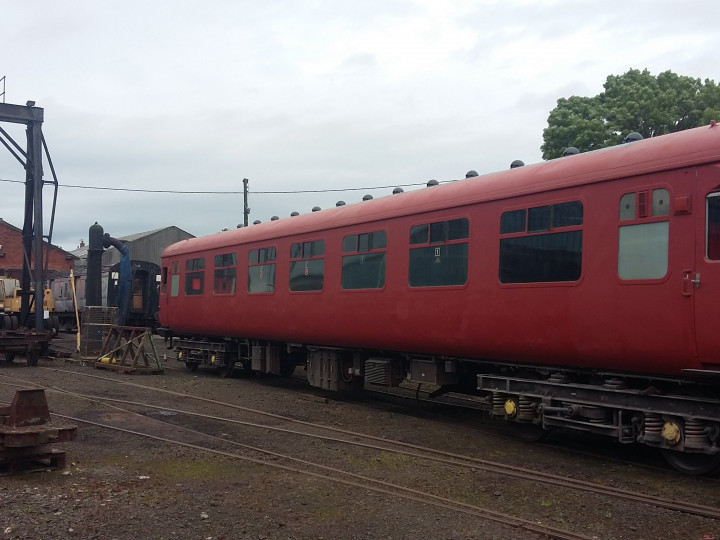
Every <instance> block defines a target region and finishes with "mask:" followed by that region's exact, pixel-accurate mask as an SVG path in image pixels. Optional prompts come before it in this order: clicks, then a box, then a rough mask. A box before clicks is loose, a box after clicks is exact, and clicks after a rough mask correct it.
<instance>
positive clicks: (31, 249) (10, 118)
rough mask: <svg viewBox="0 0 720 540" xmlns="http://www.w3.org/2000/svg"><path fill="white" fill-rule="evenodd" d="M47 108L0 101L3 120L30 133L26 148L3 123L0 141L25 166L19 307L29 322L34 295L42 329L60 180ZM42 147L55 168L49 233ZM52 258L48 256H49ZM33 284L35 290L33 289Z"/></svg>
mask: <svg viewBox="0 0 720 540" xmlns="http://www.w3.org/2000/svg"><path fill="white" fill-rule="evenodd" d="M43 118H44V111H43V109H42V108H40V107H35V102H34V101H28V102H27V103H26V104H25V105H13V104H9V103H0V123H4V122H10V123H13V124H25V126H26V134H27V150H23V149H22V148H21V147H20V145H19V144H18V143H17V142H15V140H13V138H12V137H11V136H10V135H9V134H8V133H7V132H6V131H5V130H4V129H3V128H2V127H0V142H2V144H3V145H4V146H5V148H7V149H8V150H9V151H10V153H11V154H12V155H13V156H14V157H15V159H17V160H18V161H19V162H20V164H21V165H22V166H23V168H24V169H25V214H24V220H23V230H22V238H23V272H22V279H21V281H20V285H21V288H22V293H23V294H22V303H21V308H20V324H21V325H23V326H30V325H29V324H28V323H29V321H28V316H29V315H30V306H31V303H30V301H31V298H30V297H31V296H32V297H33V302H34V304H35V306H36V308H35V329H36V330H42V329H43V326H44V314H43V293H44V289H45V274H46V270H47V262H46V263H45V266H43V260H45V259H44V257H43V240H44V239H45V238H47V245H48V255H49V250H50V242H51V239H52V229H53V222H54V220H55V205H56V202H57V190H58V182H57V177H56V175H55V169H54V168H53V165H52V161H51V160H50V154H49V153H48V149H47V145H46V143H45V138H44V137H43V134H42V123H43ZM43 150H44V151H45V156H46V158H47V161H48V164H49V165H50V170H51V171H52V175H53V181H52V182H51V183H52V184H54V186H55V190H54V194H53V205H52V212H51V217H50V228H49V233H48V235H47V236H44V235H43V204H42V189H43V184H44V182H43V167H42V155H43ZM48 259H49V256H48ZM33 286H34V292H33V293H32V294H31V293H30V290H31V288H32V287H33Z"/></svg>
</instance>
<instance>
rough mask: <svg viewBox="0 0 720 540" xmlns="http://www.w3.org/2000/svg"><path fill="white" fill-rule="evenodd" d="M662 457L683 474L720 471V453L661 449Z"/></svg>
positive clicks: (703, 473)
mask: <svg viewBox="0 0 720 540" xmlns="http://www.w3.org/2000/svg"><path fill="white" fill-rule="evenodd" d="M662 453H663V457H664V458H665V461H667V462H668V463H669V464H670V466H671V467H673V468H674V469H675V470H677V471H680V472H681V473H683V474H689V475H693V476H701V475H705V474H712V473H714V472H718V471H720V454H715V455H710V454H688V453H686V452H677V451H675V450H663V451H662Z"/></svg>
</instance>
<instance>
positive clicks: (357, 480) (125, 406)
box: [2, 368, 720, 538]
mask: <svg viewBox="0 0 720 540" xmlns="http://www.w3.org/2000/svg"><path fill="white" fill-rule="evenodd" d="M41 369H42V368H41ZM46 369H47V368H46ZM53 371H57V372H63V370H58V369H54V368H53ZM66 373H72V374H73V375H78V374H79V375H82V376H84V377H93V378H97V379H105V380H108V381H112V382H113V384H117V383H120V384H123V385H129V386H131V387H135V388H138V389H144V390H151V391H153V392H160V393H162V394H165V395H170V396H174V397H182V398H184V399H191V400H195V401H199V402H204V403H206V404H210V405H212V406H218V407H223V408H230V409H235V410H239V411H243V412H246V413H250V414H253V415H260V416H264V417H266V418H268V419H271V420H273V421H282V422H287V423H292V424H295V425H297V426H298V428H297V429H288V428H282V427H277V426H274V425H270V424H268V423H261V422H250V421H245V420H237V419H233V418H227V417H224V416H218V415H216V414H204V413H198V412H196V411H192V410H187V409H181V408H169V407H167V406H165V405H158V404H155V403H147V402H141V401H133V400H127V399H117V398H109V397H105V396H94V395H86V394H81V393H78V392H72V391H68V390H66V389H63V388H59V387H56V386H46V387H45V388H46V389H47V390H49V391H55V392H60V393H63V394H66V395H69V396H72V397H75V398H77V399H84V400H89V401H91V402H94V403H103V404H105V405H107V406H109V407H111V408H112V409H114V410H115V411H118V412H121V413H122V414H126V415H133V416H136V417H137V416H139V417H142V418H144V419H147V418H148V416H147V415H142V414H139V413H138V412H136V411H134V410H133V408H142V409H145V410H147V409H151V410H158V411H164V413H165V414H172V415H174V417H175V419H176V420H178V421H179V423H180V426H178V422H177V421H176V422H169V421H168V420H167V416H165V417H164V418H155V417H154V415H153V418H154V420H155V421H157V422H160V423H162V424H165V425H168V426H171V427H172V429H173V430H175V431H174V432H173V436H168V437H164V436H158V435H157V428H148V429H147V430H137V429H128V428H124V427H122V425H118V422H117V421H116V422H115V423H113V422H97V421H93V420H88V419H87V418H78V417H71V416H65V418H68V419H71V420H73V421H76V422H83V423H87V424H91V425H96V426H99V427H103V428H107V429H113V430H116V431H121V432H125V433H129V434H134V435H138V436H143V437H148V438H151V439H156V440H159V441H163V442H166V443H172V444H177V445H180V446H187V447H191V448H195V449H199V450H203V451H206V452H212V453H217V454H220V455H224V456H226V457H229V458H233V459H241V460H245V461H251V462H253V463H261V464H263V465H266V466H271V467H277V468H281V469H284V470H288V471H292V472H296V473H301V474H308V475H310V476H315V477H318V478H324V479H327V480H331V481H335V482H337V481H341V482H342V483H345V484H348V485H351V486H355V487H361V488H364V489H368V490H373V491H378V492H380V493H385V494H392V495H395V496H398V497H403V498H407V499H410V500H414V501H418V502H424V503H427V504H434V505H435V506H439V507H441V508H446V509H453V510H457V511H458V512H463V513H465V514H470V515H474V516H477V517H481V518H484V519H490V520H493V521H496V522H499V523H505V524H508V525H512V526H514V527H520V528H522V529H523V530H527V531H528V532H529V531H532V532H535V533H538V534H541V535H546V536H549V537H551V538H586V537H585V536H582V535H577V534H576V533H572V532H568V531H562V530H559V529H553V528H551V527H547V526H544V525H543V526H539V525H537V524H536V523H534V522H532V521H529V520H523V519H521V518H517V517H514V516H509V515H505V514H502V513H498V512H495V511H492V510H488V509H486V508H481V507H478V506H474V505H469V504H466V503H463V502H460V501H456V500H452V499H449V498H445V497H439V496H437V495H434V494H431V493H426V492H422V491H418V490H415V489H412V488H407V487H404V486H400V485H397V484H392V483H388V482H383V481H379V480H376V479H373V478H369V477H366V476H362V475H357V474H354V473H352V472H349V471H346V470H341V469H337V468H333V467H328V466H325V465H323V464H320V463H313V462H310V461H307V460H302V459H299V458H296V457H294V456H290V455H287V454H283V453H280V452H274V451H270V450H267V449H264V448H259V447H256V446H252V445H246V444H241V443H237V442H234V441H231V440H228V439H227V438H223V437H217V436H215V435H213V434H211V433H208V432H206V431H198V430H193V429H189V428H187V427H185V426H183V425H182V423H183V418H193V417H194V418H197V419H202V420H203V421H204V422H207V421H210V422H218V423H224V424H228V425H236V426H242V427H244V428H251V429H261V430H265V431H272V432H275V433H279V434H282V435H284V436H291V437H292V436H300V437H310V438H314V439H317V440H321V441H323V442H325V443H333V444H341V445H350V446H353V447H355V448H362V449H364V450H368V451H380V452H389V453H394V454H398V455H402V456H409V457H412V458H417V459H423V460H429V461H433V462H435V463H439V464H442V465H445V466H448V467H453V468H458V467H465V468H472V469H474V470H481V471H483V472H486V473H490V474H496V475H500V476H503V477H508V478H514V479H520V480H523V481H528V482H534V483H541V484H544V485H551V486H555V487H559V488H562V489H570V490H575V491H577V492H578V494H579V495H580V494H594V495H598V496H603V497H610V498H616V499H622V500H626V501H632V502H634V503H639V504H645V505H651V506H653V507H658V508H664V509H667V510H671V511H673V512H682V513H684V514H690V515H697V516H702V517H705V518H711V519H714V520H720V509H717V508H714V507H710V506H704V505H698V504H694V503H689V502H683V501H677V500H672V499H667V498H663V497H657V496H652V495H648V494H644V493H638V492H634V491H630V490H626V489H621V488H616V487H612V486H603V485H598V484H594V483H591V482H587V481H582V480H578V479H573V478H568V477H564V476H560V475H554V474H550V473H545V472H542V471H537V470H532V469H524V468H518V467H516V466H509V465H506V464H503V463H500V462H496V461H491V460H485V459H479V458H475V457H469V456H463V455H459V454H454V453H450V452H445V451H441V450H437V449H433V448H428V447H424V446H420V445H415V444H410V443H405V442H401V441H391V440H387V439H384V438H381V437H376V436H372V435H368V434H366V433H360V432H356V431H350V430H345V429H340V428H336V427H332V426H326V425H320V424H316V423H312V422H306V421H302V420H297V419H294V418H290V417H288V416H284V415H278V414H275V413H269V412H267V411H262V410H258V409H254V408H248V407H244V406H241V405H237V404H233V403H227V402H223V401H219V400H214V399H209V398H206V397H202V396H195V395H191V394H187V393H180V392H174V391H171V390H167V389H159V388H157V387H154V386H148V385H143V384H138V383H135V382H130V381H118V380H117V379H115V378H110V377H104V376H99V375H94V374H83V373H77V372H66ZM2 377H3V378H5V379H8V378H10V379H15V380H16V381H17V383H16V384H17V386H22V385H31V386H37V385H36V384H35V383H33V382H31V381H26V380H23V379H20V378H17V377H10V376H2ZM115 420H117V417H115ZM120 424H122V422H120ZM178 427H179V428H180V429H181V430H182V432H183V434H184V436H185V437H184V440H183V438H181V437H178V436H177V429H178ZM318 430H319V431H320V433H317V431H318ZM150 431H154V432H155V434H153V433H150ZM312 431H316V432H315V433H313V432H312ZM187 436H192V437H196V442H188V440H187ZM209 440H212V441H214V443H217V444H218V445H220V446H221V448H218V447H217V446H215V447H210V446H208V445H207V441H209ZM197 441H202V444H200V443H198V442H197ZM228 446H230V447H231V448H232V450H228V449H227V447H228ZM223 447H224V448H223ZM238 449H242V451H243V453H242V454H240V453H238V451H237V450H238ZM248 453H250V454H252V453H255V455H257V456H258V457H250V456H248ZM268 456H269V457H271V458H272V459H273V460H276V461H270V462H268V460H267V458H268ZM280 461H285V462H288V463H290V465H284V464H281V463H279V462H280ZM318 471H319V472H318ZM340 478H342V479H343V480H339V479H340Z"/></svg>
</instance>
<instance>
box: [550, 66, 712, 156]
mask: <svg viewBox="0 0 720 540" xmlns="http://www.w3.org/2000/svg"><path fill="white" fill-rule="evenodd" d="M604 88H605V90H604V91H603V92H601V93H600V94H598V95H597V96H595V97H579V96H571V97H569V98H560V99H558V102H557V107H555V108H554V109H553V110H552V111H550V115H549V116H548V127H547V128H545V130H543V145H542V146H541V147H540V149H541V150H542V153H543V159H553V158H556V157H559V156H561V155H562V153H563V151H564V150H565V149H566V148H567V147H568V146H574V147H576V148H577V149H578V150H580V151H581V152H587V151H589V150H597V149H598V148H605V147H606V146H613V145H616V144H619V143H621V142H622V140H623V138H624V137H625V136H626V135H627V134H628V133H630V132H632V131H636V132H638V133H640V134H641V135H642V136H643V137H645V138H647V137H653V136H655V135H664V134H666V133H673V132H675V131H682V130H683V129H688V128H692V127H697V126H700V125H704V124H708V123H710V120H712V119H715V120H720V86H718V85H716V84H715V82H714V81H712V80H710V79H705V82H704V83H702V82H701V81H700V79H693V78H692V77H686V76H680V75H676V74H675V73H673V72H672V71H665V72H663V73H660V74H659V75H658V76H657V77H655V76H653V75H652V74H651V73H650V72H649V71H648V70H646V69H645V70H643V71H640V70H637V69H631V70H630V71H628V72H627V73H625V74H623V75H610V76H608V78H607V80H606V81H605V84H604Z"/></svg>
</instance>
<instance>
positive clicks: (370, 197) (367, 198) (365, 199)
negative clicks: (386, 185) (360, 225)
mask: <svg viewBox="0 0 720 540" xmlns="http://www.w3.org/2000/svg"><path fill="white" fill-rule="evenodd" d="M372 198H373V196H372V195H370V194H369V193H368V194H367V195H363V201H371V200H372Z"/></svg>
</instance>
